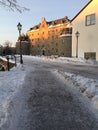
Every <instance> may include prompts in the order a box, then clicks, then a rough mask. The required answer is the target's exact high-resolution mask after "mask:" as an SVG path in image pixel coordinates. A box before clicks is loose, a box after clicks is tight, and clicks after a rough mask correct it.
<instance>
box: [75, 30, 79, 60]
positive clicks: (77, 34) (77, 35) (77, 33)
mask: <svg viewBox="0 0 98 130" xmlns="http://www.w3.org/2000/svg"><path fill="white" fill-rule="evenodd" d="M75 35H76V38H77V43H76V58H78V38H79V35H80V33H79V32H78V31H77V32H76V33H75Z"/></svg>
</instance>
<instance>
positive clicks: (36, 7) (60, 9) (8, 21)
mask: <svg viewBox="0 0 98 130" xmlns="http://www.w3.org/2000/svg"><path fill="white" fill-rule="evenodd" d="M88 2H89V0H49V1H46V0H27V1H24V0H20V2H19V4H21V6H25V7H27V8H29V9H30V11H25V12H23V13H21V14H20V13H19V12H17V11H14V12H12V11H9V10H8V9H6V8H5V7H2V6H0V44H3V43H4V42H5V41H10V42H13V44H14V43H15V42H16V41H17V38H18V35H19V33H18V30H17V24H18V22H20V23H21V24H22V33H24V34H25V33H26V31H27V30H29V28H31V27H33V26H34V25H36V24H39V23H40V22H41V20H42V17H45V18H46V20H47V21H52V20H56V19H59V18H63V17H64V16H68V18H69V19H72V18H73V17H74V16H75V15H76V14H77V13H78V12H79V11H80V10H81V9H82V8H83V7H84V5H85V4H86V3H88Z"/></svg>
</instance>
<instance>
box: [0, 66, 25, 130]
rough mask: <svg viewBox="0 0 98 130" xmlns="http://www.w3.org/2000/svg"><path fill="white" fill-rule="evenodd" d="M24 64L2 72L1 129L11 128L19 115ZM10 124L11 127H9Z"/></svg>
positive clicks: (0, 90)
mask: <svg viewBox="0 0 98 130" xmlns="http://www.w3.org/2000/svg"><path fill="white" fill-rule="evenodd" d="M24 69H25V68H24V66H21V65H19V66H17V67H16V68H13V69H12V70H10V71H5V72H0V130H5V129H7V130H11V129H10V127H11V128H12V125H13V126H15V124H14V123H15V122H16V120H17V117H16V116H19V113H18V112H19V111H20V110H21V106H22V102H21V100H22V99H21V97H22V91H23V83H24V79H25V75H26V73H25V70H24ZM9 126H10V127H9Z"/></svg>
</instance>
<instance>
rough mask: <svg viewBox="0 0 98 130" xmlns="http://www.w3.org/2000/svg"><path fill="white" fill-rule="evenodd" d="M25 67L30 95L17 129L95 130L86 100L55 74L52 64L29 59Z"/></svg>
mask: <svg viewBox="0 0 98 130" xmlns="http://www.w3.org/2000/svg"><path fill="white" fill-rule="evenodd" d="M29 67H31V68H33V69H31V72H30V73H29V75H28V77H27V79H26V80H27V82H28V81H29V82H30V83H29V84H30V86H28V89H30V95H29V97H28V98H26V102H25V105H24V108H23V110H22V113H21V114H20V119H19V123H18V126H17V130H98V120H97V119H96V117H95V115H94V113H93V112H92V111H91V110H90V109H89V108H90V104H89V102H88V101H86V100H85V99H84V97H83V96H82V95H81V94H79V93H78V92H77V91H76V90H74V89H73V88H72V87H70V86H68V84H67V83H66V82H63V81H62V80H61V79H60V78H59V77H57V76H56V75H55V74H54V73H53V70H54V69H53V68H52V65H49V64H47V63H43V62H37V61H33V62H32V64H31V66H30V64H29Z"/></svg>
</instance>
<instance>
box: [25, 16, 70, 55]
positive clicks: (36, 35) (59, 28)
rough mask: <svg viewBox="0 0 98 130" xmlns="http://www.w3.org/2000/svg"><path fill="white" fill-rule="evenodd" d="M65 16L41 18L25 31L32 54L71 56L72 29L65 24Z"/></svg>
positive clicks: (66, 20)
mask: <svg viewBox="0 0 98 130" xmlns="http://www.w3.org/2000/svg"><path fill="white" fill-rule="evenodd" d="M69 22H70V20H69V19H68V18H67V17H64V18H61V19H57V20H54V21H50V22H47V21H46V20H45V18H42V21H41V23H39V24H38V25H35V26H34V27H32V28H30V29H29V30H28V31H27V33H26V34H27V36H28V38H29V40H30V43H31V47H30V53H31V54H32V55H46V56H49V55H59V56H66V57H71V51H72V37H71V33H72V29H71V28H69V27H68V26H67V25H68V23H69Z"/></svg>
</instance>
